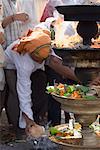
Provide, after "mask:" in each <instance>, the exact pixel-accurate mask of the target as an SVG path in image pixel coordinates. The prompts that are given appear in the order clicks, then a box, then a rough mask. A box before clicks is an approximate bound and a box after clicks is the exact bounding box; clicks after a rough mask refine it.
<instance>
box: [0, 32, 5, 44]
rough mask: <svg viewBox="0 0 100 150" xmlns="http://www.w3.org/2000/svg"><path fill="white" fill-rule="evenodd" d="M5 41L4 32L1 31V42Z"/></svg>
mask: <svg viewBox="0 0 100 150" xmlns="http://www.w3.org/2000/svg"><path fill="white" fill-rule="evenodd" d="M4 42H5V38H4V33H3V32H0V44H3V43H4Z"/></svg>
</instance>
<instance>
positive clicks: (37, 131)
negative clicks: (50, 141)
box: [23, 113, 44, 138]
mask: <svg viewBox="0 0 100 150" xmlns="http://www.w3.org/2000/svg"><path fill="white" fill-rule="evenodd" d="M23 117H24V118H25V121H26V129H25V131H26V134H27V135H28V136H32V137H35V138H38V137H40V136H41V135H43V134H44V127H43V126H40V125H37V124H36V123H35V122H34V121H33V120H31V119H30V118H28V116H27V115H26V114H25V113H23Z"/></svg>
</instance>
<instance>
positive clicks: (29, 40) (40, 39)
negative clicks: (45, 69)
mask: <svg viewBox="0 0 100 150" xmlns="http://www.w3.org/2000/svg"><path fill="white" fill-rule="evenodd" d="M50 45H51V38H50V33H49V31H48V30H42V29H40V28H37V29H35V30H33V31H31V32H30V33H29V34H28V36H26V37H23V38H22V39H21V40H20V44H19V45H18V47H17V52H19V53H23V54H24V53H29V55H30V56H31V57H32V58H33V59H35V61H36V60H38V61H39V59H40V61H41V60H44V59H46V58H47V57H48V56H49V53H50Z"/></svg>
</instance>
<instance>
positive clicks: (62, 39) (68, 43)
mask: <svg viewBox="0 0 100 150" xmlns="http://www.w3.org/2000/svg"><path fill="white" fill-rule="evenodd" d="M63 22H64V19H63V18H59V19H58V20H57V21H56V23H55V41H54V44H55V45H56V47H59V48H62V47H74V46H75V45H73V44H75V43H80V42H81V41H82V38H81V37H80V36H79V35H78V34H77V32H75V35H73V36H69V35H65V34H64V33H65V30H66V26H64V25H63ZM76 26H77V24H75V28H76ZM74 30H75V29H74Z"/></svg>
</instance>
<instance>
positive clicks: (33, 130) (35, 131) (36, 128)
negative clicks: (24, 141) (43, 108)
mask: <svg viewBox="0 0 100 150" xmlns="http://www.w3.org/2000/svg"><path fill="white" fill-rule="evenodd" d="M28 131H29V135H30V136H32V137H35V138H38V137H40V136H42V135H43V134H44V132H45V130H44V127H43V126H40V125H38V124H34V125H33V126H31V127H30V128H29V129H28Z"/></svg>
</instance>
